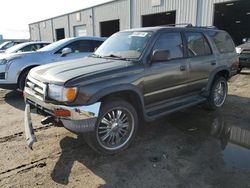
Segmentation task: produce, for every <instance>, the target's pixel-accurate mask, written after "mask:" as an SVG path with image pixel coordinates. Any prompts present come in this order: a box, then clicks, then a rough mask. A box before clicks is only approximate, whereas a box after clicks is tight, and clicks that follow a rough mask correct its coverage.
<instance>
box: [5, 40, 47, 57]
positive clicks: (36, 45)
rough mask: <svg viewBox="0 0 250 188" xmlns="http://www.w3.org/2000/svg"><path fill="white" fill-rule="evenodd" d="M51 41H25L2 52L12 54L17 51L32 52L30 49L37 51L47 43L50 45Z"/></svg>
mask: <svg viewBox="0 0 250 188" xmlns="http://www.w3.org/2000/svg"><path fill="white" fill-rule="evenodd" d="M49 44H50V42H45V41H39V42H24V43H21V44H17V45H15V46H12V47H10V48H8V49H7V50H5V52H2V54H11V53H17V52H30V51H37V50H39V49H40V48H43V47H45V46H47V45H49ZM2 54H1V52H0V58H1V55H2Z"/></svg>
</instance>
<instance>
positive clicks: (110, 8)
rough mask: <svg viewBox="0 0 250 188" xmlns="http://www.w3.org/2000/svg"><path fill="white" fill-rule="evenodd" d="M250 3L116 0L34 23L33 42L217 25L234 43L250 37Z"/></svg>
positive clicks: (232, 0)
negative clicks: (153, 28)
mask: <svg viewBox="0 0 250 188" xmlns="http://www.w3.org/2000/svg"><path fill="white" fill-rule="evenodd" d="M249 18H250V0H114V1H111V2H108V3H104V4H101V5H97V6H94V7H90V8H86V9H83V10H79V11H75V12H71V13H68V14H65V15H61V16H57V17H54V18H50V19H47V20H42V21H39V22H35V23H31V24H30V25H29V28H30V36H31V39H32V40H46V41H56V40H59V39H62V38H66V37H73V36H83V35H90V36H110V35H111V34H113V33H115V32H117V31H120V30H125V29H129V28H137V27H146V26H156V25H167V24H181V23H190V24H193V25H196V26H212V25H215V26H216V27H218V28H220V29H224V30H227V31H228V32H229V33H230V34H231V35H232V37H233V39H234V40H235V42H236V43H237V44H238V43H241V40H242V38H245V37H248V36H250V21H249Z"/></svg>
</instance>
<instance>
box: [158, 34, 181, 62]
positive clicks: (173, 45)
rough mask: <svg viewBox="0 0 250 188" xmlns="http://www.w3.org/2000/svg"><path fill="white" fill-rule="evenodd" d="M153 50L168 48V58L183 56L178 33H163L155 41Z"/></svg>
mask: <svg viewBox="0 0 250 188" xmlns="http://www.w3.org/2000/svg"><path fill="white" fill-rule="evenodd" d="M153 50H168V51H169V54H170V57H169V59H176V58H182V57H183V45H182V38H181V34H180V33H164V34H162V35H161V36H160V37H159V39H158V40H157V41H156V43H155V45H154V47H153Z"/></svg>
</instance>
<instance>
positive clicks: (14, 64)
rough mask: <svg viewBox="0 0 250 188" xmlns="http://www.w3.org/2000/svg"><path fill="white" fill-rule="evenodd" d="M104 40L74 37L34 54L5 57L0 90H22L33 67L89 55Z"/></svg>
mask: <svg viewBox="0 0 250 188" xmlns="http://www.w3.org/2000/svg"><path fill="white" fill-rule="evenodd" d="M105 39H106V38H102V37H75V38H67V39H62V40H60V41H57V42H54V43H52V44H50V45H48V46H45V47H43V48H41V49H40V50H38V51H36V52H22V53H15V54H9V55H6V56H5V58H3V59H0V88H3V89H20V90H23V88H24V85H25V80H26V77H27V75H28V73H29V71H30V69H32V68H33V67H36V66H39V65H42V64H47V63H53V62H58V61H62V60H71V59H77V58H82V57H85V56H88V55H90V54H91V53H92V52H93V51H94V50H95V49H96V48H97V47H99V46H100V45H101V44H102V43H103V41H104V40H105Z"/></svg>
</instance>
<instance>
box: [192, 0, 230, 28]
mask: <svg viewBox="0 0 250 188" xmlns="http://www.w3.org/2000/svg"><path fill="white" fill-rule="evenodd" d="M199 1H201V2H202V3H200V7H199V9H200V15H201V16H200V18H199V21H198V23H197V25H199V26H211V25H213V22H214V4H216V3H224V2H232V1H235V0H199Z"/></svg>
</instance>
